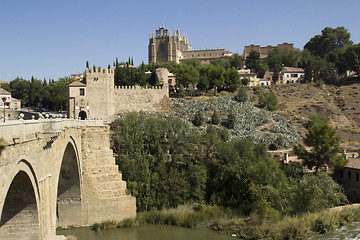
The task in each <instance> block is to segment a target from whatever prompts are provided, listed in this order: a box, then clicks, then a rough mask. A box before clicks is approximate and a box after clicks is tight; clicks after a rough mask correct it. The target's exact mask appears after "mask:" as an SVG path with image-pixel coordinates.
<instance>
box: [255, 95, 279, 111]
mask: <svg viewBox="0 0 360 240" xmlns="http://www.w3.org/2000/svg"><path fill="white" fill-rule="evenodd" d="M257 106H258V107H260V108H265V107H266V108H267V109H268V110H269V111H274V110H276V109H277V108H278V107H279V103H278V100H277V97H276V95H275V94H274V93H264V94H263V95H260V96H259V103H258V105H257Z"/></svg>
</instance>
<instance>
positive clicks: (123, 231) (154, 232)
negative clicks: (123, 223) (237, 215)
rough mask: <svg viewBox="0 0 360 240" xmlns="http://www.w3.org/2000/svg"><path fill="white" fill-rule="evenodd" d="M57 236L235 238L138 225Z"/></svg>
mask: <svg viewBox="0 0 360 240" xmlns="http://www.w3.org/2000/svg"><path fill="white" fill-rule="evenodd" d="M57 234H59V235H65V236H66V235H72V236H75V237H77V238H78V240H95V239H96V240H105V239H106V240H115V239H116V240H121V239H124V240H158V239H159V240H193V239H196V240H230V239H232V240H234V239H236V238H234V237H231V236H229V235H225V234H221V233H218V232H216V231H212V230H209V229H189V228H183V227H175V226H167V225H140V226H138V227H131V228H120V229H110V230H104V231H99V232H95V231H93V230H92V229H90V228H74V229H68V230H59V231H57Z"/></svg>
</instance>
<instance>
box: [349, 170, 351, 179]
mask: <svg viewBox="0 0 360 240" xmlns="http://www.w3.org/2000/svg"><path fill="white" fill-rule="evenodd" d="M348 179H349V180H351V171H348Z"/></svg>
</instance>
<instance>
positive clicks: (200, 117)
mask: <svg viewBox="0 0 360 240" xmlns="http://www.w3.org/2000/svg"><path fill="white" fill-rule="evenodd" d="M203 122H204V116H203V114H202V113H201V111H200V110H199V111H197V112H196V113H195V117H194V121H193V124H194V125H195V126H197V127H199V126H201V125H202V124H203Z"/></svg>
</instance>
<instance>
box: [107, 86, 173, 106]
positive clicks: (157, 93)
mask: <svg viewBox="0 0 360 240" xmlns="http://www.w3.org/2000/svg"><path fill="white" fill-rule="evenodd" d="M114 97H115V103H117V104H115V113H123V112H131V111H136V112H137V111H145V112H153V111H154V112H166V111H168V110H169V88H168V85H167V84H166V85H164V86H163V87H153V88H142V87H140V86H130V87H129V86H126V87H125V86H122V87H117V88H115V92H114Z"/></svg>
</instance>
